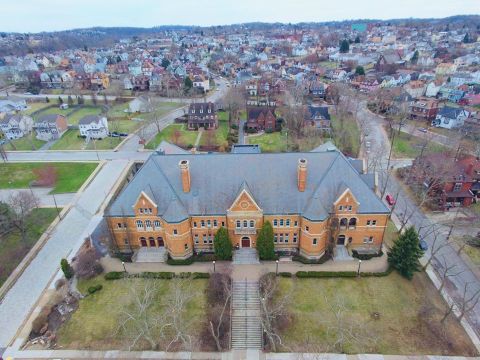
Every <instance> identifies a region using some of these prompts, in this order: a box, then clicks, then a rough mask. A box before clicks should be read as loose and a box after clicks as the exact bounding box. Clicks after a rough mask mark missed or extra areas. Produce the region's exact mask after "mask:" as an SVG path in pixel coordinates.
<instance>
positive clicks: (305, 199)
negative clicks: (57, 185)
mask: <svg viewBox="0 0 480 360" xmlns="http://www.w3.org/2000/svg"><path fill="white" fill-rule="evenodd" d="M300 158H304V159H306V160H307V161H308V165H307V168H308V171H307V184H306V189H305V191H304V192H299V191H298V188H297V164H298V160H299V159H300ZM180 160H188V161H189V163H190V174H191V190H190V192H189V193H184V192H183V191H182V182H181V174H180V169H179V166H178V163H179V162H180ZM247 184H248V185H247ZM242 188H248V192H249V193H250V194H251V195H252V197H253V199H254V200H255V201H256V203H257V204H258V205H259V206H260V207H261V208H262V210H263V212H264V214H303V215H304V216H306V217H307V218H309V219H311V220H325V219H326V218H327V217H328V214H329V211H330V210H331V207H332V206H333V202H334V201H335V200H337V198H338V197H339V196H340V195H341V194H342V193H343V191H344V190H345V189H346V188H349V189H350V190H351V191H352V193H353V195H354V196H355V198H356V199H357V201H358V202H359V203H360V205H359V213H382V214H387V213H389V209H388V208H387V207H386V206H385V205H384V204H383V203H382V201H381V200H380V199H379V198H378V197H377V196H376V195H375V194H374V192H373V191H372V190H371V189H370V186H369V185H368V184H367V182H365V181H363V180H362V179H361V177H360V176H359V173H358V172H357V171H356V170H355V168H354V167H353V166H352V165H351V164H350V162H349V160H348V159H347V158H345V157H344V156H343V155H342V154H341V153H340V152H338V151H326V152H311V153H278V154H271V153H270V154H267V153H260V154H196V155H188V154H181V155H159V154H153V155H152V156H150V158H148V160H147V161H146V162H145V164H144V165H143V166H142V168H140V170H139V171H138V172H137V173H136V175H135V176H134V178H133V179H132V181H131V182H130V183H129V184H128V185H127V186H126V188H125V189H124V190H123V191H122V192H121V193H120V195H119V196H118V197H117V199H116V200H115V201H114V202H113V203H112V205H111V206H110V207H109V209H108V210H107V212H106V213H107V216H133V215H134V212H133V205H134V204H135V202H136V201H137V199H138V196H139V194H140V193H141V191H144V192H145V193H146V194H147V195H148V196H149V197H150V198H151V199H153V200H154V201H155V202H156V204H157V206H158V211H159V214H160V215H161V216H162V218H163V219H164V220H166V221H167V222H180V221H182V220H184V219H186V218H188V217H189V216H192V215H225V214H226V212H227V210H228V208H230V206H231V205H232V203H233V202H234V200H235V198H236V196H237V195H238V193H239V189H242Z"/></svg>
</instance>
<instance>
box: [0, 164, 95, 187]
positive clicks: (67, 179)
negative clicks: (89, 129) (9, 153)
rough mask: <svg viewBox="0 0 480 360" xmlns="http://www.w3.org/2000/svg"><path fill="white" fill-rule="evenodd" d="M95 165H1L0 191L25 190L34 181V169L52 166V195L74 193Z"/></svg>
mask: <svg viewBox="0 0 480 360" xmlns="http://www.w3.org/2000/svg"><path fill="white" fill-rule="evenodd" d="M97 165H98V164H97V163H77V162H72V163H2V164H0V189H25V188H28V185H29V184H30V183H31V182H32V181H34V180H36V175H35V173H34V170H35V169H40V168H43V167H46V166H52V167H53V168H54V169H55V170H56V173H57V182H56V184H55V186H54V188H53V190H52V192H53V193H67V192H76V191H77V190H78V189H79V188H80V187H81V186H82V184H83V183H84V182H85V180H86V179H87V178H88V177H89V176H90V174H91V173H92V172H93V171H94V170H95V168H96V167H97Z"/></svg>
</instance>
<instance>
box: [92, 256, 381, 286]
mask: <svg viewBox="0 0 480 360" xmlns="http://www.w3.org/2000/svg"><path fill="white" fill-rule="evenodd" d="M101 262H102V265H103V267H104V269H105V271H106V272H109V271H123V266H122V262H121V261H120V260H119V259H115V258H110V257H105V258H102V260H101ZM358 264H359V262H358V260H356V259H354V260H351V261H341V262H335V261H331V260H329V261H327V262H326V263H324V264H315V265H313V264H312V265H311V264H302V263H299V262H293V261H288V262H287V261H286V262H284V261H279V263H278V271H279V272H291V273H296V272H297V271H357V270H358ZM125 266H126V269H127V271H128V272H129V273H132V274H137V273H140V272H143V271H154V272H155V271H172V272H175V273H180V272H212V271H213V264H212V263H210V262H197V263H193V264H192V265H168V264H164V263H125ZM387 267H388V263H387V256H386V255H384V256H382V257H378V258H373V259H370V260H367V261H363V262H362V263H361V267H360V271H361V272H383V271H385V270H386V269H387ZM227 268H232V262H230V261H217V262H216V264H215V270H216V271H219V272H221V271H224V270H226V269H227ZM275 270H276V263H275V261H261V262H260V264H249V265H235V266H233V273H232V277H233V279H234V280H245V279H247V280H258V278H259V277H260V276H261V275H262V274H263V273H266V272H275Z"/></svg>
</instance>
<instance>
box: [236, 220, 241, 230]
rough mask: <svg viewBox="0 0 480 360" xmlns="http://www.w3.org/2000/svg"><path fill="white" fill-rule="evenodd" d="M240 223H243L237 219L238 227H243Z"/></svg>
mask: <svg viewBox="0 0 480 360" xmlns="http://www.w3.org/2000/svg"><path fill="white" fill-rule="evenodd" d="M240 224H241V223H240V220H237V228H239V227H241V225H240Z"/></svg>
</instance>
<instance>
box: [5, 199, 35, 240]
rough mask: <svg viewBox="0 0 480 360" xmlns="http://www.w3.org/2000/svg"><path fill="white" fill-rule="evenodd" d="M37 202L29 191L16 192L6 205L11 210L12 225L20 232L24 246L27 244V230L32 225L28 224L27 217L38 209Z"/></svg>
mask: <svg viewBox="0 0 480 360" xmlns="http://www.w3.org/2000/svg"><path fill="white" fill-rule="evenodd" d="M38 203H39V200H38V198H37V197H36V196H35V195H34V194H33V192H31V191H26V190H25V191H18V192H16V193H14V194H12V195H11V196H10V197H9V199H8V201H7V204H8V205H9V206H10V208H11V209H12V217H11V221H12V225H13V226H14V227H15V228H16V229H17V230H18V231H20V236H21V239H22V241H23V243H24V244H27V243H28V230H29V227H30V226H31V225H32V224H31V222H29V221H28V220H29V218H28V215H29V214H30V213H31V212H32V210H33V209H35V208H37V207H38Z"/></svg>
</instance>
